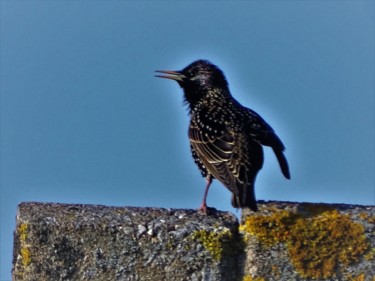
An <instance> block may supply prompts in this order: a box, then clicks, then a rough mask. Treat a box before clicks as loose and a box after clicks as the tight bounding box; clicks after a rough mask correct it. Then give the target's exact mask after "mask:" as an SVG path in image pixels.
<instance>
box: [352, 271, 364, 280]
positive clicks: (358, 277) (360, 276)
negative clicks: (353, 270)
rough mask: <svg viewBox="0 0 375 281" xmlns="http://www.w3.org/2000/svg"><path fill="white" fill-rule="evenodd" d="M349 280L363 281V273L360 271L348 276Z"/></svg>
mask: <svg viewBox="0 0 375 281" xmlns="http://www.w3.org/2000/svg"><path fill="white" fill-rule="evenodd" d="M350 281H365V274H364V273H361V274H359V275H357V276H355V277H352V278H350Z"/></svg>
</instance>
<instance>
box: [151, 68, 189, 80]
mask: <svg viewBox="0 0 375 281" xmlns="http://www.w3.org/2000/svg"><path fill="white" fill-rule="evenodd" d="M155 72H158V73H164V74H169V75H155V77H160V78H166V79H171V80H175V81H180V82H182V81H183V79H184V78H186V76H185V75H183V74H182V73H181V72H179V71H173V70H156V71H155Z"/></svg>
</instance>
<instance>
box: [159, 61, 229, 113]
mask: <svg viewBox="0 0 375 281" xmlns="http://www.w3.org/2000/svg"><path fill="white" fill-rule="evenodd" d="M156 72H158V73H163V74H167V75H156V77H160V78H167V79H171V80H175V81H177V82H178V84H179V85H180V86H181V88H182V89H183V90H184V93H185V99H186V101H187V102H188V103H189V105H190V106H192V105H194V104H195V103H197V102H198V101H200V100H202V99H203V98H204V97H206V96H207V94H209V93H210V91H212V90H214V89H219V90H221V91H224V92H228V93H229V90H228V82H227V80H226V79H225V76H224V74H223V72H222V71H221V70H220V69H219V68H218V67H217V66H216V65H214V64H212V63H210V62H209V61H207V60H197V61H195V62H193V63H191V64H189V65H188V66H187V67H185V68H184V69H182V70H179V71H171V70H158V71H156Z"/></svg>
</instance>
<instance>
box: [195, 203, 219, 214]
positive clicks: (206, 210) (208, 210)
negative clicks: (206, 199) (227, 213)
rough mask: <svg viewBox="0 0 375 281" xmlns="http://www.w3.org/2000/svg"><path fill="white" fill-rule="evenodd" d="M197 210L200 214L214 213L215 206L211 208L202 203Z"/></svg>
mask: <svg viewBox="0 0 375 281" xmlns="http://www.w3.org/2000/svg"><path fill="white" fill-rule="evenodd" d="M198 212H199V213H200V214H202V215H206V216H208V215H214V214H215V213H216V212H217V210H216V209H215V208H211V207H208V206H207V205H206V204H202V205H201V206H200V207H199V209H198Z"/></svg>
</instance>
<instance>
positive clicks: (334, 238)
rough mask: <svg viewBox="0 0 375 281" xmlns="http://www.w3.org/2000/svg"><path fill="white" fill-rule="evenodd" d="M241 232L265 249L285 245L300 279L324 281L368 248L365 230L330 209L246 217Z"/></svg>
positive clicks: (281, 212) (348, 218)
mask: <svg viewBox="0 0 375 281" xmlns="http://www.w3.org/2000/svg"><path fill="white" fill-rule="evenodd" d="M241 230H243V231H246V232H247V233H249V234H251V235H254V236H256V237H257V238H258V240H259V241H260V242H261V243H262V244H263V245H265V246H268V247H269V246H272V245H275V244H277V243H284V244H285V245H286V246H287V249H288V252H289V256H290V259H291V261H292V264H293V265H294V267H295V269H296V270H297V271H298V272H299V274H300V275H301V276H302V277H303V278H313V279H322V278H324V279H326V278H331V277H333V276H334V275H335V273H336V271H337V270H339V266H340V265H341V266H348V265H349V264H352V263H353V262H357V261H358V260H359V257H361V256H362V255H363V254H364V253H365V252H366V251H367V250H368V249H369V242H368V241H367V238H366V237H365V235H364V227H363V225H361V224H359V223H355V222H353V221H352V220H351V218H350V217H349V216H348V215H344V214H341V213H339V212H338V211H336V210H332V209H330V208H328V209H325V208H320V210H319V211H316V212H307V214H306V213H304V214H303V215H302V214H298V213H293V212H287V211H278V212H274V213H272V214H271V215H267V216H265V215H252V216H249V217H247V219H246V221H245V223H244V224H243V225H242V226H241Z"/></svg>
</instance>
